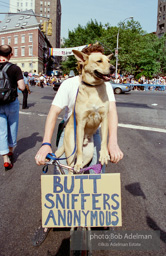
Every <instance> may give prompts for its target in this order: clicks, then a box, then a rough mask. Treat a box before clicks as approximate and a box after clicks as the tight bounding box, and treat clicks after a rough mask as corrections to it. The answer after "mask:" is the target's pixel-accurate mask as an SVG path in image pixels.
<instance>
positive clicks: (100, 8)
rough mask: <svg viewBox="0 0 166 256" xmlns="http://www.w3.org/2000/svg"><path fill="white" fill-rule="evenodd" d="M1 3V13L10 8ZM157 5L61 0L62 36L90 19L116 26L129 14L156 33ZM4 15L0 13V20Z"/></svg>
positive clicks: (153, 0) (143, 0) (145, 0)
mask: <svg viewBox="0 0 166 256" xmlns="http://www.w3.org/2000/svg"><path fill="white" fill-rule="evenodd" d="M24 1H25V0H24ZM43 1H44V0H43ZM0 5H1V8H0V12H8V11H9V0H2V1H1V0H0ZM157 5H158V0H61V8H62V19H61V37H64V38H67V37H68V31H73V30H74V29H75V28H77V26H78V25H79V24H80V25H81V26H83V27H84V26H86V24H87V23H88V22H90V21H91V20H93V21H95V20H96V21H97V22H98V23H100V22H101V24H102V25H105V24H106V23H109V24H110V25H111V26H118V23H119V22H121V21H124V20H125V19H126V18H128V17H131V16H132V17H134V20H135V21H138V22H139V23H140V24H141V26H142V28H143V30H145V31H146V32H148V33H150V32H155V31H156V24H157ZM3 18H4V15H1V14H0V20H2V19H3Z"/></svg>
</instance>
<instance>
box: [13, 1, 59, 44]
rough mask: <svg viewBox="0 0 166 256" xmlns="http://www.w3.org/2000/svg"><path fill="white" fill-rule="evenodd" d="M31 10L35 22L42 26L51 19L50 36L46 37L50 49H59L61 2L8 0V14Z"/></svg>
mask: <svg viewBox="0 0 166 256" xmlns="http://www.w3.org/2000/svg"><path fill="white" fill-rule="evenodd" d="M29 9H32V10H33V11H34V13H35V14H36V15H37V16H36V18H37V21H38V22H39V23H40V24H42V23H43V22H44V21H48V20H49V19H51V21H52V28H53V29H52V35H51V36H47V37H48V39H49V41H50V43H51V45H52V47H58V48H59V47H60V36H61V2H60V0H42V1H41V0H10V12H11V13H13V12H22V11H25V10H29Z"/></svg>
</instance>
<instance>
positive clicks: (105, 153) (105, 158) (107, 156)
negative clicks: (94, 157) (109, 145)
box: [99, 150, 110, 165]
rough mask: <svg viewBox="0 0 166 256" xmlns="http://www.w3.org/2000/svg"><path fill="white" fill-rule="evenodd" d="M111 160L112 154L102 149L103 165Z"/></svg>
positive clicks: (100, 159)
mask: <svg viewBox="0 0 166 256" xmlns="http://www.w3.org/2000/svg"><path fill="white" fill-rule="evenodd" d="M109 160H110V156H109V154H108V150H101V151H100V158H99V161H100V163H101V165H104V164H106V165H107V164H108V161H109Z"/></svg>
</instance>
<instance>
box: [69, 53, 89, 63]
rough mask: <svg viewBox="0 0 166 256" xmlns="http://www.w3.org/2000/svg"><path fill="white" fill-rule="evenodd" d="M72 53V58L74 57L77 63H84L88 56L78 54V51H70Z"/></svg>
mask: <svg viewBox="0 0 166 256" xmlns="http://www.w3.org/2000/svg"><path fill="white" fill-rule="evenodd" d="M72 52H73V53H74V56H75V57H76V59H77V60H78V62H80V63H82V64H83V63H84V62H85V61H86V60H87V59H88V57H89V56H88V55H87V54H85V53H83V52H80V51H77V50H72Z"/></svg>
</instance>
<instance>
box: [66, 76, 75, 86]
mask: <svg viewBox="0 0 166 256" xmlns="http://www.w3.org/2000/svg"><path fill="white" fill-rule="evenodd" d="M77 83H79V76H74V77H70V78H67V79H65V80H64V81H63V82H62V84H65V85H69V84H71V85H72V84H77Z"/></svg>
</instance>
